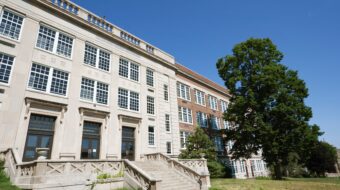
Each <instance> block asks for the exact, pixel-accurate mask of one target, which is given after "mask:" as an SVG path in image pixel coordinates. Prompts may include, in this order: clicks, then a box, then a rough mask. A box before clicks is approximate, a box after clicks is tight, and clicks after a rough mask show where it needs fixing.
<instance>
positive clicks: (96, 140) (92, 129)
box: [80, 121, 101, 159]
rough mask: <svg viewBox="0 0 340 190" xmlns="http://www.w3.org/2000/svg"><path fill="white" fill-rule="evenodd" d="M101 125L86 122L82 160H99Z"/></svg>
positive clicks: (82, 144)
mask: <svg viewBox="0 0 340 190" xmlns="http://www.w3.org/2000/svg"><path fill="white" fill-rule="evenodd" d="M100 131H101V123H95V122H89V121H84V125H83V137H82V143H81V153H80V158H81V159H98V158H99V154H100Z"/></svg>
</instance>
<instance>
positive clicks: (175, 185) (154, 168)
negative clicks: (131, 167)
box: [133, 160, 200, 190]
mask: <svg viewBox="0 0 340 190" xmlns="http://www.w3.org/2000/svg"><path fill="white" fill-rule="evenodd" d="M133 163H134V164H135V165H136V166H137V167H138V168H140V169H142V170H143V171H144V172H145V173H147V174H149V175H150V176H151V177H153V178H157V179H159V180H161V181H160V182H159V183H160V184H159V189H161V190H182V189H183V190H199V189H200V187H199V184H198V183H197V182H195V181H194V180H192V179H190V178H188V177H186V176H184V175H182V174H181V173H179V172H177V171H176V170H175V169H173V168H170V167H169V166H168V165H167V164H166V163H164V162H162V161H153V160H147V161H135V162H133Z"/></svg>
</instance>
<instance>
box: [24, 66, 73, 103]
mask: <svg viewBox="0 0 340 190" xmlns="http://www.w3.org/2000/svg"><path fill="white" fill-rule="evenodd" d="M33 64H36V65H40V66H43V67H48V68H49V71H48V78H47V84H46V89H45V90H44V91H43V90H38V89H34V88H32V87H30V86H29V84H30V79H31V76H32V67H33ZM54 70H57V71H61V72H64V73H67V74H68V79H67V84H66V85H67V86H66V94H65V95H62V94H56V93H52V92H51V85H52V80H53V72H54ZM70 78H71V73H70V72H68V71H65V70H61V69H56V68H54V67H51V66H48V65H45V64H40V63H37V62H32V64H31V66H30V70H29V76H28V80H27V87H26V89H27V90H29V91H33V92H38V93H44V94H48V95H52V96H58V97H63V98H68V93H69V87H70Z"/></svg>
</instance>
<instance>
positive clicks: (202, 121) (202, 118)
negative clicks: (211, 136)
mask: <svg viewBox="0 0 340 190" xmlns="http://www.w3.org/2000/svg"><path fill="white" fill-rule="evenodd" d="M196 121H197V125H199V126H200V127H207V125H208V122H207V121H208V116H207V114H206V113H203V112H196Z"/></svg>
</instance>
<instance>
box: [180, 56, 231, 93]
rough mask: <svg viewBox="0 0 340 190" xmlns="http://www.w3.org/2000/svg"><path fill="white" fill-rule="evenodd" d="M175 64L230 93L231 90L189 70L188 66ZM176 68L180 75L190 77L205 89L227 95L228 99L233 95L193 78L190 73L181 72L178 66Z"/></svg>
mask: <svg viewBox="0 0 340 190" xmlns="http://www.w3.org/2000/svg"><path fill="white" fill-rule="evenodd" d="M175 64H176V65H180V66H182V67H184V68H186V69H188V70H190V71H191V72H193V73H196V74H197V75H199V76H201V77H202V78H204V79H206V80H208V81H210V82H212V83H213V84H215V85H217V86H219V87H221V88H224V89H225V90H226V91H228V92H229V90H228V89H227V88H225V87H223V86H221V85H219V84H217V83H216V82H214V81H212V80H210V79H208V78H206V77H204V76H203V75H201V74H199V73H197V72H195V71H193V70H192V69H189V68H188V67H186V66H184V65H182V64H180V63H178V62H176V63H175ZM176 68H177V70H176V71H177V72H178V73H180V74H183V75H185V76H186V77H189V78H191V79H193V80H195V81H196V82H198V83H200V84H203V85H204V86H205V87H207V88H210V89H212V90H214V91H216V92H218V93H221V94H223V95H226V96H228V97H231V95H230V94H229V93H226V92H223V91H221V90H219V89H217V88H215V87H213V86H211V85H209V84H207V83H206V82H204V81H202V80H201V79H199V78H197V77H195V76H192V75H190V74H189V73H187V72H185V71H183V70H181V69H180V68H178V67H177V66H176Z"/></svg>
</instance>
